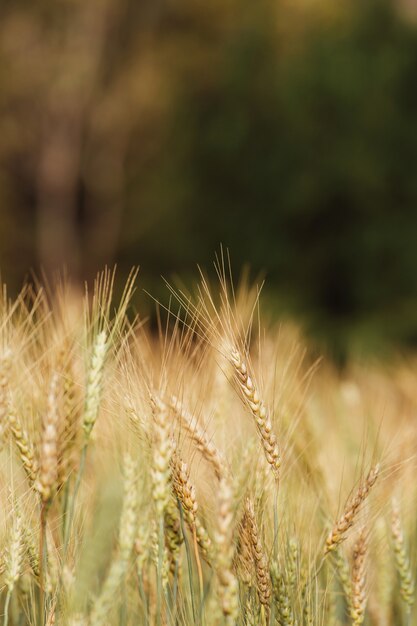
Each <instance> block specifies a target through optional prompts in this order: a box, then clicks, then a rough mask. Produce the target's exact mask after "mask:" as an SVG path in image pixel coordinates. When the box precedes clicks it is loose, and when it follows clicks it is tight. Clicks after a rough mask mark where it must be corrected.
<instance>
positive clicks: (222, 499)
mask: <svg viewBox="0 0 417 626" xmlns="http://www.w3.org/2000/svg"><path fill="white" fill-rule="evenodd" d="M232 497H233V490H232V488H231V487H230V485H229V484H228V482H227V480H226V478H224V477H223V478H221V479H220V481H219V490H218V501H219V516H218V528H217V533H216V545H217V578H218V581H219V592H220V602H221V608H222V611H223V615H224V617H225V621H226V623H227V624H228V625H229V624H230V625H232V624H233V625H234V624H235V623H236V620H237V616H238V610H239V598H238V582H237V579H236V577H235V575H234V574H233V571H232V564H233V552H234V550H233V512H232Z"/></svg>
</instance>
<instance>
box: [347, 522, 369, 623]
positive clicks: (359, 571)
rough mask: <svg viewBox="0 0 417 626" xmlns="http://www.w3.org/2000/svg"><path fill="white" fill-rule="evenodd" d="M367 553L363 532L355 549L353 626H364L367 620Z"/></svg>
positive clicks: (352, 585)
mask: <svg viewBox="0 0 417 626" xmlns="http://www.w3.org/2000/svg"><path fill="white" fill-rule="evenodd" d="M366 552H367V543H366V537H365V532H364V530H362V531H361V533H360V535H359V537H358V539H357V541H356V543H355V546H354V548H353V562H352V582H351V594H352V595H351V600H350V616H351V618H352V626H360V624H363V621H364V619H365V608H366V600H367V597H366V589H365V583H366V578H365V573H366Z"/></svg>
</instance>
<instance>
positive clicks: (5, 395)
mask: <svg viewBox="0 0 417 626" xmlns="http://www.w3.org/2000/svg"><path fill="white" fill-rule="evenodd" d="M11 356H12V353H11V350H5V351H4V352H3V354H2V355H1V357H0V449H1V448H2V447H3V445H4V441H5V438H6V433H7V428H8V425H9V422H8V419H7V418H8V414H9V410H10V397H9V379H10V367H11V362H12V361H11Z"/></svg>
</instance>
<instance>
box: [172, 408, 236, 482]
mask: <svg viewBox="0 0 417 626" xmlns="http://www.w3.org/2000/svg"><path fill="white" fill-rule="evenodd" d="M170 406H171V408H172V409H173V410H174V414H175V416H176V417H177V419H178V422H179V424H180V426H181V427H182V428H183V430H184V431H185V432H186V433H187V435H188V436H189V437H190V438H191V439H192V441H194V443H195V445H196V447H197V449H198V450H199V451H200V452H201V454H202V455H203V457H204V458H205V459H206V461H207V462H208V463H209V464H210V465H211V466H212V468H213V470H214V473H215V474H216V476H217V478H218V479H220V478H221V476H222V475H223V474H224V471H225V467H226V464H225V461H224V459H223V458H222V455H221V454H220V452H219V450H218V449H217V448H216V446H215V445H214V443H213V442H212V441H210V440H209V439H208V438H207V435H206V433H205V431H204V430H203V429H202V428H201V427H200V426H199V425H198V423H197V422H196V420H195V419H194V417H193V416H192V415H191V414H190V413H189V412H188V411H186V410H185V408H184V407H183V406H182V404H181V402H180V401H179V400H178V399H177V398H176V397H175V396H172V397H171V401H170Z"/></svg>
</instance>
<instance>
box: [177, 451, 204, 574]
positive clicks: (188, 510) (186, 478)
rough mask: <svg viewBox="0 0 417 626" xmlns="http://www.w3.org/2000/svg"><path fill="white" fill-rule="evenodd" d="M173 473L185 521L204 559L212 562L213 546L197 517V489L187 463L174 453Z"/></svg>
mask: <svg viewBox="0 0 417 626" xmlns="http://www.w3.org/2000/svg"><path fill="white" fill-rule="evenodd" d="M171 471H172V487H173V490H174V493H175V496H176V497H177V498H178V500H179V501H180V503H181V506H182V509H183V511H184V518H185V521H186V522H187V525H188V526H189V528H190V530H191V532H192V534H193V535H194V534H195V537H196V540H197V543H198V545H199V547H200V550H201V553H202V555H203V557H204V558H205V560H206V561H208V562H210V560H211V556H212V555H211V552H212V544H211V540H210V537H209V535H208V533H207V531H206V529H205V528H204V526H203V524H202V523H201V522H200V520H199V518H198V516H197V513H198V502H197V497H196V492H195V487H194V485H193V484H192V482H191V480H190V471H189V469H188V465H187V463H185V461H183V460H182V459H180V458H179V456H178V454H177V453H176V452H174V453H173V455H172V457H171Z"/></svg>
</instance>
